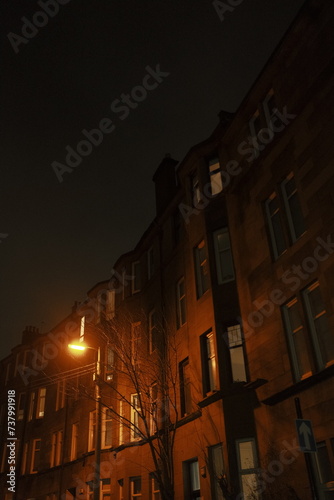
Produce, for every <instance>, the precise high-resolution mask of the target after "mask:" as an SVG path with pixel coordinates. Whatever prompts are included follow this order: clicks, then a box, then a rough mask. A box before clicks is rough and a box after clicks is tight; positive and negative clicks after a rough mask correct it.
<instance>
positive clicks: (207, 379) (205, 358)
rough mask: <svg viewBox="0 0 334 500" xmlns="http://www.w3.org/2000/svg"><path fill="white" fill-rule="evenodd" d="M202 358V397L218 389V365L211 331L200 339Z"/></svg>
mask: <svg viewBox="0 0 334 500" xmlns="http://www.w3.org/2000/svg"><path fill="white" fill-rule="evenodd" d="M200 343H201V357H202V387H203V396H204V397H206V396H208V395H209V394H211V393H213V392H215V391H216V390H217V388H218V380H217V378H218V364H217V361H218V360H217V349H216V345H215V336H214V333H213V331H212V329H210V330H208V331H207V332H206V333H203V334H202V335H201V337H200Z"/></svg>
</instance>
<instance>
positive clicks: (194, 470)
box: [189, 460, 200, 492]
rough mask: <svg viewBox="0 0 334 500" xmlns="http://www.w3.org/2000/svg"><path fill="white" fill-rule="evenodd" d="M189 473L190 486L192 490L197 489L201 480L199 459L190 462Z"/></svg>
mask: <svg viewBox="0 0 334 500" xmlns="http://www.w3.org/2000/svg"><path fill="white" fill-rule="evenodd" d="M189 475H190V487H191V491H192V492H193V491H196V490H199V489H200V482H199V469H198V461H197V460H195V461H194V462H190V464H189Z"/></svg>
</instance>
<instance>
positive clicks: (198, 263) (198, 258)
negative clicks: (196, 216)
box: [195, 240, 209, 298]
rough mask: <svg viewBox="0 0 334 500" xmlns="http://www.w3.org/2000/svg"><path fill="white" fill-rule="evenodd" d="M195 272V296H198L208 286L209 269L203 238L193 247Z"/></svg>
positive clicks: (200, 295)
mask: <svg viewBox="0 0 334 500" xmlns="http://www.w3.org/2000/svg"><path fill="white" fill-rule="evenodd" d="M195 274H196V286H197V298H200V297H202V295H203V294H204V293H205V292H206V291H207V290H208V288H209V269H208V261H207V256H206V246H205V241H204V240H202V241H201V243H200V244H199V245H198V246H197V247H196V248H195Z"/></svg>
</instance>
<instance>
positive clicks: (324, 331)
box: [305, 283, 334, 368]
mask: <svg viewBox="0 0 334 500" xmlns="http://www.w3.org/2000/svg"><path fill="white" fill-rule="evenodd" d="M305 299H306V308H307V314H308V320H309V324H310V329H311V332H312V334H313V341H314V344H315V348H316V349H317V346H318V348H319V354H318V358H320V359H318V363H319V365H320V366H319V368H322V367H323V365H324V364H326V363H328V362H329V361H332V360H333V359H334V335H333V334H332V332H331V330H330V328H329V323H328V318H327V314H326V308H325V304H324V302H323V300H322V297H321V292H320V287H319V284H318V283H315V284H314V285H312V286H311V287H309V288H308V290H307V291H306V292H305Z"/></svg>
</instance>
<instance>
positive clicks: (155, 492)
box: [150, 473, 161, 500]
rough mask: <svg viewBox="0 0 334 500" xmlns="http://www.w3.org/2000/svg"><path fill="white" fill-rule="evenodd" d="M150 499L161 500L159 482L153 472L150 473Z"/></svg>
mask: <svg viewBox="0 0 334 500" xmlns="http://www.w3.org/2000/svg"><path fill="white" fill-rule="evenodd" d="M150 500H161V495H160V488H159V484H158V481H157V480H156V477H155V475H154V474H153V473H151V474H150Z"/></svg>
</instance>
